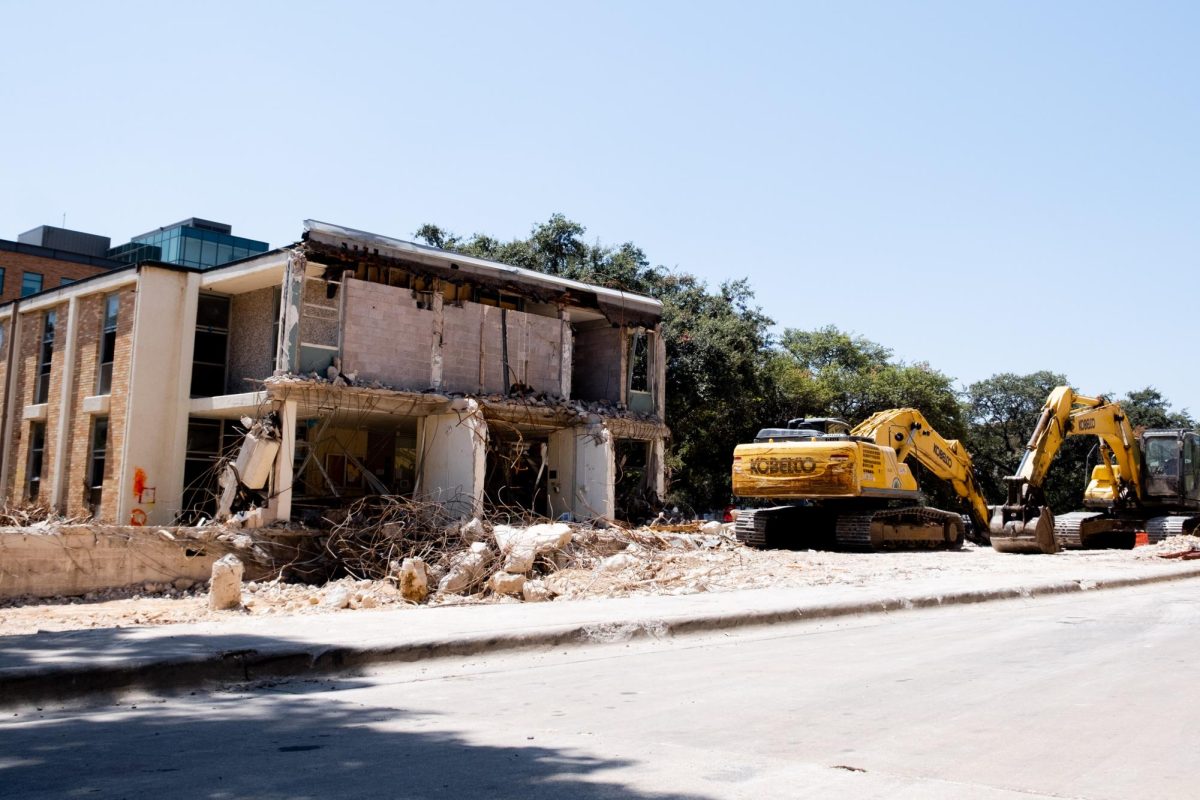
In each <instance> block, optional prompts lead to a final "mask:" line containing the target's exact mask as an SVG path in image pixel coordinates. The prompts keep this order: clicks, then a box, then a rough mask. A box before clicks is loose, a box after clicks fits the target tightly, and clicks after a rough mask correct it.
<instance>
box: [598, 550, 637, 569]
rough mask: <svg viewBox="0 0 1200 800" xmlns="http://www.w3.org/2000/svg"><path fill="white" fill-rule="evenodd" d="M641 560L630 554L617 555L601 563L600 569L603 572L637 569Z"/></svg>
mask: <svg viewBox="0 0 1200 800" xmlns="http://www.w3.org/2000/svg"><path fill="white" fill-rule="evenodd" d="M639 563H641V562H640V561H639V559H638V558H637V557H636V556H633V555H630V554H629V553H617V554H616V555H615V556H609V557H608V558H606V559H604V560H603V561H601V562H600V565H599V567H598V569H599V570H600V571H601V572H620V571H621V570H623V569H629V568H630V567H636V566H637V565H638V564H639Z"/></svg>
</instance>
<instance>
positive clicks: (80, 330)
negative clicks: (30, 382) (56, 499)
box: [47, 295, 121, 517]
mask: <svg viewBox="0 0 1200 800" xmlns="http://www.w3.org/2000/svg"><path fill="white" fill-rule="evenodd" d="M76 314H77V315H78V320H77V321H76V325H77V327H76V330H75V336H76V339H75V391H74V392H73V393H72V396H71V406H70V408H71V412H70V413H71V420H70V423H69V424H70V426H71V428H70V431H71V435H70V440H69V441H68V443H67V454H68V458H69V461H68V462H67V491H66V494H65V495H64V497H65V499H66V503H67V508H66V511H67V514H68V515H69V516H72V517H75V516H84V515H86V514H87V513H88V503H87V499H88V489H89V483H88V460H89V457H90V456H91V450H92V415H91V414H85V413H84V411H83V398H85V397H88V396H90V395H94V394H96V390H97V388H98V386H97V383H98V381H99V374H98V373H99V365H100V358H99V356H100V334H101V330H102V328H103V327H104V295H92V296H89V297H81V298H79V302H78V305H77V306H76ZM117 314H118V316H117V324H118V325H120V322H121V320H120V312H119V311H118V312H117ZM113 366H114V367H115V366H116V365H115V364H114V365H113ZM56 434H57V431H48V432H47V437H48V438H50V437H54V436H56ZM105 466H106V467H107V463H106V465H105Z"/></svg>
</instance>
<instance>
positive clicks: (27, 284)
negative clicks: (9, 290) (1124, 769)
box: [21, 272, 42, 297]
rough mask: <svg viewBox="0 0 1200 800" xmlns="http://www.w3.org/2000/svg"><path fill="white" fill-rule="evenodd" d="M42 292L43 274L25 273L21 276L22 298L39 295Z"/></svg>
mask: <svg viewBox="0 0 1200 800" xmlns="http://www.w3.org/2000/svg"><path fill="white" fill-rule="evenodd" d="M41 290H42V273H40V272H24V273H22V274H21V297H28V296H29V295H31V294H37V293H38V292H40V291H41Z"/></svg>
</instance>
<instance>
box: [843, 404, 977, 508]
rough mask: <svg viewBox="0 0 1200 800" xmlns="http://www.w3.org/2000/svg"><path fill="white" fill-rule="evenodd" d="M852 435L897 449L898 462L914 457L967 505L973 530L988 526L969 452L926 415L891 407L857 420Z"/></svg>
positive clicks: (912, 409) (909, 409) (911, 409)
mask: <svg viewBox="0 0 1200 800" xmlns="http://www.w3.org/2000/svg"><path fill="white" fill-rule="evenodd" d="M851 435H853V436H863V437H866V438H869V439H872V440H873V441H874V442H875V444H877V445H880V446H882V447H891V448H892V449H894V450H895V451H896V460H897V461H906V460H908V459H909V458H915V459H916V460H917V461H919V462H920V463H921V465H922V466H924V467H925V468H926V469H927V470H928V471H929V472H931V473H932V474H933V475H934V476H935V477H937V478H940V479H941V480H943V481H945V482H946V483H948V484H949V485H950V488H951V489H953V490H954V493H955V494H956V495H957V496H958V497H959V499H960V500H962V501H964V502H965V503H966V504H967V507H968V509H969V510H970V515H971V520H972V521H973V522H974V523H975V526H976V529H977V530H979V531H983V530H986V529H987V526H988V519H989V510H988V504H987V501H986V500H985V499H984V497H983V492H982V491H981V490H980V488H979V482H978V481H977V480H976V479H975V467H974V464H973V463H972V461H971V456H970V454H968V453H967V451H966V448H964V447H963V446H962V445H961V444H960V443H959V442H958V440H956V439H946V438H943V437H942V435H941V434H940V433H938V432H937V431H936V430H934V429H933V426H932V425H930V424H929V421H928V420H926V419H925V416H924V415H923V414H921V412H920V411H917V410H916V409H914V408H894V409H890V410H888V411H880V412H877V413H875V414H873V415H872V416H871V417H869V418H868V419H866V420H864V421H863V422H861V423H859V425H857V426H856V427H855V428H854V430H852V431H851Z"/></svg>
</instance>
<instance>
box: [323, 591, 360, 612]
mask: <svg viewBox="0 0 1200 800" xmlns="http://www.w3.org/2000/svg"><path fill="white" fill-rule="evenodd" d="M351 598H352V595H351V593H350V590H349V589H347V588H346V587H345V586H338V587H336V588H335V589H333V590H332V591H330V592H329V594H327V595H325V599H324V600H322V601H321V605H323V606H325V607H326V608H349V607H350V600H351Z"/></svg>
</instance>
